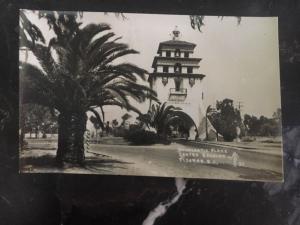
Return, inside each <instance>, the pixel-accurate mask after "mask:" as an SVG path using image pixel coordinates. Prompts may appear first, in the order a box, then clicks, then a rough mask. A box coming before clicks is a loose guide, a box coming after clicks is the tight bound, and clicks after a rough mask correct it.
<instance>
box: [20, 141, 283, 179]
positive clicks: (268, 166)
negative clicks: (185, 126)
mask: <svg viewBox="0 0 300 225" xmlns="http://www.w3.org/2000/svg"><path fill="white" fill-rule="evenodd" d="M122 140H123V139H122V138H106V139H104V140H103V141H102V143H101V144H90V146H89V149H87V150H86V166H85V167H84V168H74V167H68V168H65V169H64V170H60V169H58V168H51V167H49V165H45V168H43V167H42V166H41V163H39V166H35V163H34V162H30V164H31V165H32V169H31V172H64V173H65V172H66V173H94V174H110V175H136V176H160V177H186V178H208V179H226V180H259V181H266V180H268V181H277V182H279V181H281V180H282V155H281V147H280V144H270V143H251V144H248V143H247V144H245V143H220V142H214V143H210V142H195V141H183V140H177V141H174V142H172V143H171V144H170V145H163V144H156V145H149V146H132V145H128V144H127V143H124V141H122ZM55 145H56V143H55V142H54V143H53V142H52V143H44V142H37V143H35V142H34V141H32V140H30V141H29V146H31V147H29V150H25V151H24V152H23V153H22V155H21V162H22V163H21V164H22V165H26V164H28V160H26V159H27V158H29V157H33V156H37V157H41V156H43V155H45V154H48V155H51V154H52V155H53V157H54V155H55ZM41 149H43V150H41ZM181 150H183V151H184V154H190V155H191V156H195V154H194V152H196V153H197V152H198V153H199V152H205V151H208V152H209V153H211V152H212V151H214V152H218V153H214V155H212V156H215V157H218V156H220V155H223V156H224V159H222V158H216V159H215V161H216V163H212V162H213V160H208V161H209V162H210V163H207V161H205V160H204V161H201V162H200V160H199V158H201V157H202V156H201V157H199V156H200V155H202V154H200V153H199V154H198V155H196V156H197V157H194V158H195V159H194V161H192V159H190V161H189V160H185V161H184V160H180V158H181V157H182V155H180V154H181V153H180V151H181ZM189 152H191V153H189ZM233 154H236V155H238V161H239V163H240V165H237V166H234V165H233V164H232V155H233ZM197 159H198V161H197ZM27 166H28V165H27ZM23 168H26V166H25V167H23ZM21 170H22V169H21ZM22 172H26V170H22ZM27 172H28V171H27Z"/></svg>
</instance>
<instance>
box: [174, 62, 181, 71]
mask: <svg viewBox="0 0 300 225" xmlns="http://www.w3.org/2000/svg"><path fill="white" fill-rule="evenodd" d="M174 72H175V73H181V64H180V63H176V64H175V66H174Z"/></svg>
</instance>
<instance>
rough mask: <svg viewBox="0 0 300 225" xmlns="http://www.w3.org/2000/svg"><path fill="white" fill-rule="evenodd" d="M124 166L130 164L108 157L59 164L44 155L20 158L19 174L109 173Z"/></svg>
mask: <svg viewBox="0 0 300 225" xmlns="http://www.w3.org/2000/svg"><path fill="white" fill-rule="evenodd" d="M126 164H132V163H129V162H123V161H120V160H116V159H112V158H111V157H108V156H101V157H100V156H92V155H90V154H89V156H87V157H86V159H85V161H84V163H83V165H73V164H69V163H66V164H63V165H61V164H59V163H58V162H57V161H56V159H55V155H53V154H45V155H42V156H26V157H21V158H20V171H21V172H29V173H30V172H39V171H43V172H49V173H51V172H62V173H64V172H65V171H66V170H68V172H69V171H71V172H73V171H74V173H88V172H91V173H101V172H106V173H110V172H112V171H113V170H114V169H127V168H126Z"/></svg>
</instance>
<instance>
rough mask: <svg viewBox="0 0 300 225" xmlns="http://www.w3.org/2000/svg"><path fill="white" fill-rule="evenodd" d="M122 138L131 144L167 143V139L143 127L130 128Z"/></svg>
mask: <svg viewBox="0 0 300 225" xmlns="http://www.w3.org/2000/svg"><path fill="white" fill-rule="evenodd" d="M124 139H125V140H127V141H128V142H130V143H131V144H133V145H152V144H157V143H164V144H169V142H168V141H167V140H165V139H163V138H161V137H160V136H158V135H157V134H156V133H155V132H153V131H147V130H143V129H130V130H129V131H127V133H126V134H125V136H124Z"/></svg>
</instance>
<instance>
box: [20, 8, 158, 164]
mask: <svg viewBox="0 0 300 225" xmlns="http://www.w3.org/2000/svg"><path fill="white" fill-rule="evenodd" d="M41 16H42V17H44V18H46V19H47V21H48V24H49V27H50V28H51V29H52V30H53V31H54V33H55V36H54V37H53V38H52V39H51V40H50V41H49V42H48V43H43V39H42V38H39V40H41V41H39V42H36V41H33V40H32V38H28V35H23V33H22V32H21V34H20V35H21V39H22V42H21V46H22V47H26V48H27V49H29V50H30V51H31V52H32V53H33V54H34V56H35V57H36V58H37V60H38V61H39V64H40V67H41V68H42V69H40V68H39V67H37V66H35V65H32V64H28V63H22V62H21V63H20V71H21V73H20V75H21V76H20V80H21V84H22V89H21V94H22V102H23V104H25V103H33V104H39V105H43V106H46V107H49V108H51V109H55V110H57V111H58V112H59V113H60V114H59V117H60V118H59V125H60V128H61V129H59V136H64V138H63V139H60V138H59V143H63V145H64V147H62V146H61V148H65V149H68V150H69V151H70V152H74V151H73V150H72V148H75V149H76V148H80V151H81V152H83V151H84V149H83V143H82V142H83V133H84V131H85V123H86V120H87V118H86V114H85V113H86V112H87V111H91V112H92V113H93V114H94V115H95V117H96V118H97V120H98V122H99V124H100V125H101V126H102V127H103V117H102V118H101V115H100V114H99V113H98V111H97V110H96V108H97V107H100V108H101V107H103V106H105V105H115V106H119V107H121V108H126V109H127V110H132V111H134V112H136V113H139V114H140V111H139V110H138V109H137V108H135V107H134V106H133V105H132V104H131V102H132V101H130V100H129V98H131V99H133V100H135V101H137V102H140V103H141V102H144V101H145V100H146V99H147V98H150V99H154V100H157V99H156V93H155V92H154V91H153V90H152V89H150V88H149V87H148V86H146V85H141V84H139V83H138V82H137V81H138V80H139V79H140V80H146V74H147V71H146V70H144V69H142V68H139V67H138V66H136V65H134V64H131V63H115V61H116V60H117V59H119V58H122V57H124V56H126V55H129V54H138V51H136V50H134V49H130V48H129V46H128V45H127V44H124V43H120V42H119V39H120V37H116V36H115V34H114V33H113V32H112V31H111V27H110V26H109V25H108V24H88V25H86V26H81V23H79V22H77V20H76V19H77V14H76V13H64V12H43V15H41ZM24 21H25V20H24ZM24 24H25V26H23V29H25V31H26V32H27V33H30V32H32V29H30V26H29V25H28V23H24ZM28 27H29V28H28ZM104 31H105V32H104ZM24 33H25V32H24ZM39 35H41V33H39ZM32 36H34V37H35V35H29V37H32ZM60 132H61V133H60ZM73 134H74V135H73ZM76 135H78V136H76ZM75 136H76V137H77V138H74V139H72V140H70V141H64V140H65V139H68V138H69V137H75ZM79 140H80V141H79ZM73 141H75V142H76V141H79V142H78V143H77V144H71V145H69V143H72V142H73ZM65 145H69V146H65ZM77 145H79V146H81V147H76V146H77ZM58 148H59V149H60V144H59V147H58ZM62 151H65V150H62ZM80 158H81V159H80V160H79V161H82V159H83V157H82V156H81V157H80Z"/></svg>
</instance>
